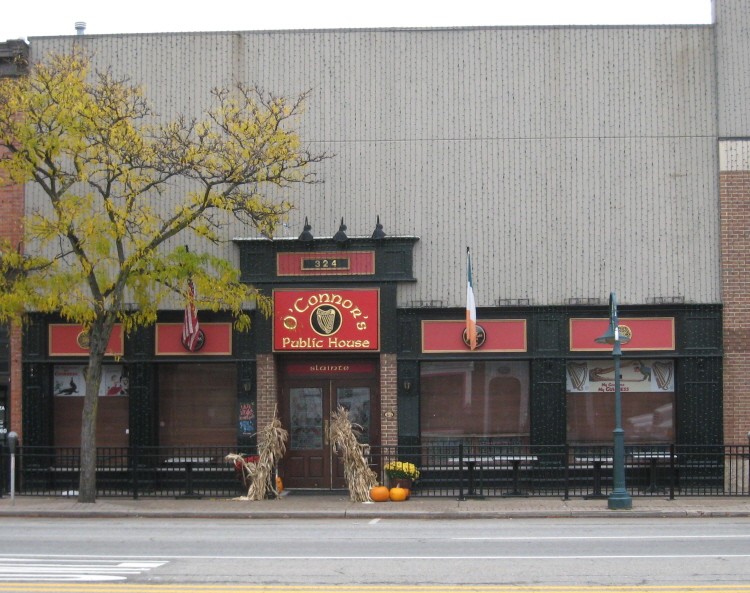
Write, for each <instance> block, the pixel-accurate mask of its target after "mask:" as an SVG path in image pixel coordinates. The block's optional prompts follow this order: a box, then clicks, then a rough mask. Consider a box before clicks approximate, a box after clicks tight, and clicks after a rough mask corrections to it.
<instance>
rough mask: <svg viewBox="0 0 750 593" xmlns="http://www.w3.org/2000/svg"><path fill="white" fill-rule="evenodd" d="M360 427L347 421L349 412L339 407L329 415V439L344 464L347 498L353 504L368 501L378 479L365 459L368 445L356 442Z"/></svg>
mask: <svg viewBox="0 0 750 593" xmlns="http://www.w3.org/2000/svg"><path fill="white" fill-rule="evenodd" d="M361 429H362V428H361V427H360V426H358V425H354V424H352V423H351V421H350V420H349V412H348V411H347V410H346V408H344V407H343V406H339V407H338V408H337V410H336V411H335V412H333V414H331V428H330V437H331V442H332V443H333V449H334V451H335V452H336V454H337V455H339V456H340V457H341V460H342V462H343V464H344V479H346V485H347V488H349V498H350V499H351V500H352V501H353V502H368V501H370V500H371V499H370V488H372V487H373V486H377V484H378V478H377V476H376V475H375V472H373V471H372V470H371V469H370V466H369V465H368V464H367V460H366V459H365V455H364V453H365V450H366V449H367V448H368V445H364V444H362V443H360V442H359V441H357V432H359V431H361Z"/></svg>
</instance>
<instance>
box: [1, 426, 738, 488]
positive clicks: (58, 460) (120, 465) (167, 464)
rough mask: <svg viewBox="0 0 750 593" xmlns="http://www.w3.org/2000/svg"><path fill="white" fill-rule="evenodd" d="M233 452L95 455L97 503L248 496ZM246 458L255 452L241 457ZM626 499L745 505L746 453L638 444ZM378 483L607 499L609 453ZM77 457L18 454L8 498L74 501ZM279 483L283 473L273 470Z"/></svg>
mask: <svg viewBox="0 0 750 593" xmlns="http://www.w3.org/2000/svg"><path fill="white" fill-rule="evenodd" d="M236 452H238V451H237V450H236V447H231V446H227V447H180V448H175V447H168V448H166V447H138V448H133V447H131V448H99V449H98V450H97V470H96V471H97V494H98V495H99V496H113V497H114V496H119V497H132V498H139V497H200V496H213V497H233V496H240V495H242V494H244V493H245V488H244V487H243V486H242V483H241V480H240V474H239V472H238V471H237V469H236V468H235V467H234V464H233V463H231V462H229V461H227V460H226V456H227V454H229V453H236ZM243 453H246V454H248V455H252V454H253V453H254V452H253V451H243ZM625 453H626V454H625V480H626V488H627V490H628V491H629V493H630V494H631V496H660V497H664V496H668V497H670V498H674V497H676V496H750V446H748V445H727V446H722V445H710V446H706V445H663V444H659V445H637V446H627V447H626V452H625ZM367 454H368V459H369V461H370V464H371V467H372V469H373V470H374V471H375V472H376V474H377V475H378V479H379V480H380V481H381V483H384V484H389V476H388V472H387V471H386V468H387V466H388V464H389V462H393V461H404V462H408V463H412V464H414V466H415V467H417V468H418V469H419V472H420V475H419V478H418V479H417V480H416V481H415V482H414V484H413V487H412V494H413V495H414V496H420V497H427V496H436V497H438V496H440V497H455V498H458V499H464V498H480V497H500V496H551V497H560V498H565V499H567V498H574V497H587V498H598V497H601V498H605V497H607V496H608V495H609V494H610V492H611V491H612V487H613V486H612V463H613V455H612V447H611V446H595V447H594V446H587V447H583V446H569V445H561V446H528V445H496V444H485V443H483V442H482V441H479V440H478V441H477V442H472V441H464V442H460V443H443V444H441V443H431V444H430V445H423V446H419V447H398V448H396V447H372V448H371V449H369V450H368V451H367ZM79 466H80V450H79V449H77V448H55V447H28V446H24V447H19V448H18V450H17V453H16V456H15V468H16V476H15V492H16V493H17V494H21V495H32V496H33V495H41V496H51V495H53V496H64V495H70V496H74V495H76V494H77V490H78V480H79ZM8 468H9V453H8V451H7V449H3V451H2V471H0V480H2V483H1V484H0V492H8V487H9V479H8ZM278 470H279V473H280V475H281V476H282V478H283V475H284V467H283V465H282V466H281V467H279V468H278Z"/></svg>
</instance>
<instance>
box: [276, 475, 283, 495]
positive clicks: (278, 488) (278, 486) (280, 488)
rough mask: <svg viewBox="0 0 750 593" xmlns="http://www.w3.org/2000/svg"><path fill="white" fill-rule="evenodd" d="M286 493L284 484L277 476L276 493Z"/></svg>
mask: <svg viewBox="0 0 750 593" xmlns="http://www.w3.org/2000/svg"><path fill="white" fill-rule="evenodd" d="M283 491H284V482H282V481H281V478H280V477H279V476H276V492H278V493H279V494H281V493H282V492H283Z"/></svg>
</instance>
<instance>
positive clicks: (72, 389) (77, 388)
mask: <svg viewBox="0 0 750 593" xmlns="http://www.w3.org/2000/svg"><path fill="white" fill-rule="evenodd" d="M86 369H87V366H86V365H67V364H66V365H56V366H55V370H54V379H53V386H54V387H53V389H54V391H53V395H56V396H80V397H83V396H84V395H86ZM125 395H128V378H127V377H126V376H125V375H124V373H123V366H122V365H121V364H105V365H103V366H102V381H101V384H100V385H99V396H100V397H113V396H114V397H118V396H125Z"/></svg>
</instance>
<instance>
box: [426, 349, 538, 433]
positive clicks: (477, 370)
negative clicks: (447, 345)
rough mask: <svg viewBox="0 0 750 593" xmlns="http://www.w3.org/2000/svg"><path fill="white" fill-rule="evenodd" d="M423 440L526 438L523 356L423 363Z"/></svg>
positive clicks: (525, 365)
mask: <svg viewBox="0 0 750 593" xmlns="http://www.w3.org/2000/svg"><path fill="white" fill-rule="evenodd" d="M420 390H421V405H420V409H421V432H422V440H423V442H425V441H427V442H429V441H430V440H432V439H434V440H437V441H445V440H452V439H455V440H456V441H461V440H464V439H467V438H471V437H481V438H482V440H484V441H486V442H488V443H491V444H525V443H527V442H528V436H529V365H528V363H527V362H497V361H486V362H478V361H474V362H468V361H467V362H431V363H425V364H423V365H422V367H421V373H420Z"/></svg>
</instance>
